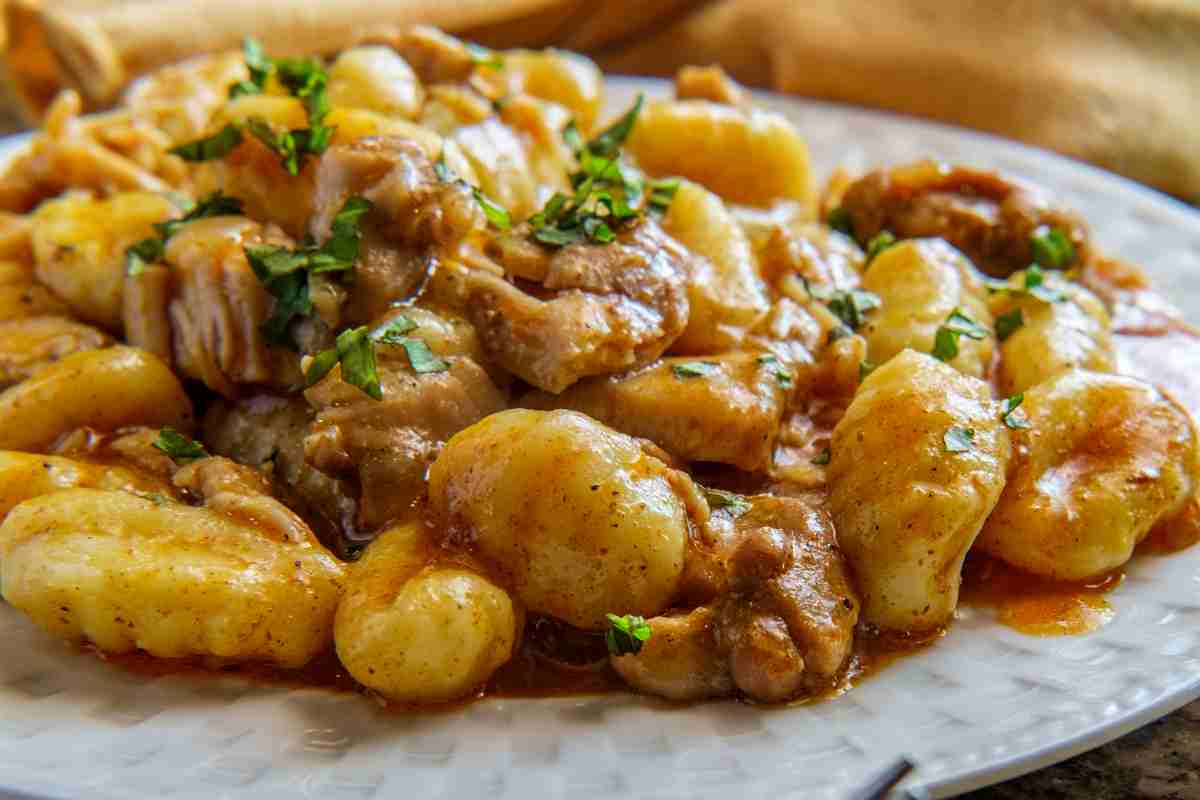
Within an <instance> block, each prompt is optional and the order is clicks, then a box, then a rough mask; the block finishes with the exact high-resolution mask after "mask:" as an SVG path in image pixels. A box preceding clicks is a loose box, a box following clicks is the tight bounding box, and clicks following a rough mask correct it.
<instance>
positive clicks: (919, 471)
mask: <svg viewBox="0 0 1200 800" xmlns="http://www.w3.org/2000/svg"><path fill="white" fill-rule="evenodd" d="M999 408H1000V407H999V404H998V403H996V402H994V401H993V400H992V398H991V392H990V391H989V389H988V386H987V384H985V383H984V382H983V381H981V380H979V379H978V378H973V377H971V376H969V375H964V374H962V373H960V372H958V371H957V370H955V369H954V368H953V367H951V366H949V365H947V364H943V363H942V362H940V361H937V360H936V359H934V358H933V357H931V356H928V355H925V354H922V353H918V352H916V351H913V350H904V351H903V352H901V353H900V354H899V355H897V356H895V357H894V358H892V359H891V360H890V361H888V362H887V363H886V364H884V365H883V366H881V367H879V368H878V369H876V370H875V371H874V372H872V373H871V374H870V375H869V376H867V379H866V380H865V381H863V383H862V386H861V387H859V390H858V392H857V393H856V394H855V395H854V400H853V401H852V402H851V403H850V406H849V408H847V409H846V414H845V416H844V417H842V419H841V421H840V422H838V424H837V427H836V428H834V431H833V437H832V440H831V442H830V459H829V468H828V480H829V485H830V493H829V506H830V510H831V511H832V512H833V519H834V522H835V524H836V525H837V531H838V541H839V543H840V544H841V546H842V548H843V549H844V550H845V552H846V557H847V558H848V559H849V561H850V565H851V567H852V568H853V570H854V574H855V576H856V577H857V578H858V583H859V590H860V591H861V592H862V602H863V618H864V619H865V620H866V621H867V622H869V623H871V624H873V625H876V626H878V627H880V628H883V629H885V630H891V631H897V632H902V633H916V632H922V631H928V630H930V629H933V628H937V627H939V626H941V625H945V624H946V623H948V622H949V621H950V618H951V616H952V615H953V614H954V609H955V607H956V606H957V604H958V590H959V585H960V583H961V580H962V564H963V560H964V559H965V558H966V555H967V551H968V550H969V549H970V548H971V545H972V544H973V543H974V542H975V537H976V536H978V535H979V531H980V529H981V528H982V527H983V524H984V521H985V520H986V519H987V518H988V515H989V514H991V512H992V509H993V508H994V507H995V506H996V503H997V501H998V500H999V498H1000V493H1001V491H1002V490H1003V489H1004V485H1005V480H1006V476H1007V471H1008V463H1009V458H1010V456H1011V452H1012V447H1011V443H1010V442H1009V436H1008V430H1007V429H1006V428H1005V427H1004V424H1003V422H1002V421H1001V414H1000V411H999Z"/></svg>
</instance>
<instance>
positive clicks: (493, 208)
mask: <svg viewBox="0 0 1200 800" xmlns="http://www.w3.org/2000/svg"><path fill="white" fill-rule="evenodd" d="M471 194H472V195H474V196H475V202H476V203H479V207H480V208H482V209H483V215H484V216H485V217H487V221H488V222H490V223H491V224H492V225H494V226H495V227H497V228H499V229H500V230H502V231H507V230H510V229H511V228H512V217H510V216H509V213H508V211H507V210H506V209H505V208H504V207H503V206H501V205H499V204H498V203H496V202H495V201H494V200H492V199H491V198H490V197H488V196H487V195H486V194H484V193H483V192H482V191H481V190H479V189H477V188H476V187H474V186H472V187H471Z"/></svg>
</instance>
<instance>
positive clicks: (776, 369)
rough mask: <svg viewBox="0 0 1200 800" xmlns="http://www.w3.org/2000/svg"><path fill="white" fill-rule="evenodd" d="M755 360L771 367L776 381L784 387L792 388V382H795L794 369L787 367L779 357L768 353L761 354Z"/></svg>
mask: <svg viewBox="0 0 1200 800" xmlns="http://www.w3.org/2000/svg"><path fill="white" fill-rule="evenodd" d="M755 361H756V362H758V363H759V364H762V365H763V366H765V367H767V368H769V369H770V370H771V375H772V376H774V378H775V382H776V383H778V384H779V385H780V386H781V387H783V388H784V389H790V388H792V384H793V383H794V379H793V378H792V371H791V370H789V369H788V368H787V367H785V366H784V365H783V364H782V363H781V362H780V361H779V359H778V358H776V357H775V356H773V355H771V354H770V353H767V354H766V355H762V356H759V357H758V358H757V359H755Z"/></svg>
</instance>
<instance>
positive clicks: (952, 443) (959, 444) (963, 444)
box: [942, 425, 975, 453]
mask: <svg viewBox="0 0 1200 800" xmlns="http://www.w3.org/2000/svg"><path fill="white" fill-rule="evenodd" d="M942 443H943V444H944V445H945V446H946V451H947V452H950V453H965V452H966V451H968V450H970V449H971V447H973V446H974V444H975V429H974V428H960V427H958V426H957V425H955V426H952V427H950V428H949V429H947V431H946V433H945V435H943V436H942Z"/></svg>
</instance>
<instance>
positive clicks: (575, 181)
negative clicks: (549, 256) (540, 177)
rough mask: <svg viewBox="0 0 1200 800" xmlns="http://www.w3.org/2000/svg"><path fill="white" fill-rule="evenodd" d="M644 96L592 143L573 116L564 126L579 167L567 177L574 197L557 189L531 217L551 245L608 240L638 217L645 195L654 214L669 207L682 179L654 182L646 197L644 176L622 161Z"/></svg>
mask: <svg viewBox="0 0 1200 800" xmlns="http://www.w3.org/2000/svg"><path fill="white" fill-rule="evenodd" d="M642 103H643V98H642V96H641V95H638V98H637V101H636V102H635V103H634V104H633V107H632V108H630V109H629V111H627V112H625V114H623V115H622V116H621V118H620V119H618V120H617V121H616V122H614V123H613V124H612V125H610V126H609V127H608V128H606V129H605V130H604V131H602V132H601V133H600V134H599V135H598V136H596V137H595V138H594V139H592V140H591V141H588V142H584V141H583V137H582V136H581V135H580V133H579V128H578V127H577V126H576V124H575V123H574V121H572V122H569V123H567V125H566V126H565V127H564V128H563V132H562V135H563V141H565V142H566V144H567V146H568V147H570V148H571V151H572V152H573V153H574V154H575V159H576V161H577V162H578V163H579V169H578V170H577V171H575V172H572V173H571V174H570V176H569V178H570V181H571V186H572V187H574V189H575V191H574V194H573V195H572V196H571V197H567V196H566V195H564V194H562V193H555V194H554V195H553V196H552V197H551V198H550V199H549V200H548V201H546V204H545V205H544V206H543V207H542V209H541V210H540V211H538V212H537V213H536V214H534V215H533V216H532V217H530V218H529V225H530V228H531V229H532V236H533V239H534V240H535V241H537V242H541V243H542V244H545V245H550V246H551V247H563V246H566V245H569V244H575V243H577V242H584V241H591V242H594V243H596V244H608V243H609V242H612V241H614V240H615V239H616V230H615V229H616V228H617V227H618V226H619V224H621V223H624V222H626V221H629V220H633V219H636V218H637V217H638V215H639V212H638V206H639V205H640V204H641V203H642V201H643V200H645V201H646V205H647V207H648V208H649V209H650V210H652V211H655V212H656V213H662V212H665V211H666V210H667V208H668V207H669V206H670V204H671V200H672V199H673V198H674V196H675V192H676V191H677V190H678V188H679V179H678V178H665V179H662V180H658V181H652V182H651V184H650V195H649V198H647V197H646V187H645V181H644V180H643V179H642V177H641V175H640V174H638V173H637V172H636V171H635V170H633V169H631V168H630V167H628V166H622V164H621V161H620V149H621V145H623V144H624V143H625V140H626V139H627V138H628V137H629V133H630V132H631V131H632V130H633V126H634V124H635V123H636V122H637V117H638V114H639V113H640V112H641V108H642Z"/></svg>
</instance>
